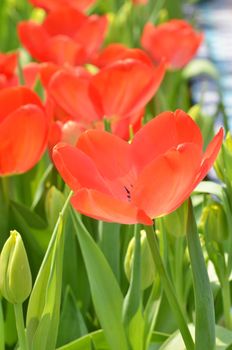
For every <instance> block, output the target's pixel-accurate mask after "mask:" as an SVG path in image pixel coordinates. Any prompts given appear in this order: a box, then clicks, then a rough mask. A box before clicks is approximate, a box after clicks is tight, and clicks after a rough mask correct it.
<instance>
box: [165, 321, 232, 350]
mask: <svg viewBox="0 0 232 350" xmlns="http://www.w3.org/2000/svg"><path fill="white" fill-rule="evenodd" d="M189 329H190V331H191V333H192V334H194V330H195V329H194V326H193V325H189ZM231 345H232V332H231V331H229V330H228V329H225V328H223V327H220V326H216V348H215V350H229V349H231ZM174 349H178V350H186V348H185V345H184V343H183V340H182V337H181V334H180V332H179V331H177V332H175V333H174V334H172V335H171V336H170V337H169V338H168V339H167V341H165V343H164V344H163V345H162V346H161V348H160V349H159V350H174ZM203 349H206V348H204V347H202V350H203ZM207 350H208V348H207Z"/></svg>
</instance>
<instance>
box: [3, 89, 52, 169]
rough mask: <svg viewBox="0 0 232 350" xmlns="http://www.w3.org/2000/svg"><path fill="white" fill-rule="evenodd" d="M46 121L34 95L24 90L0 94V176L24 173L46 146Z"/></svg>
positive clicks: (7, 90)
mask: <svg viewBox="0 0 232 350" xmlns="http://www.w3.org/2000/svg"><path fill="white" fill-rule="evenodd" d="M47 136H48V120H47V117H46V115H45V113H44V108H43V105H42V103H41V102H40V100H39V98H38V97H37V95H36V94H35V93H34V92H32V91H31V90H29V89H28V88H26V87H22V86H21V87H14V88H8V89H3V90H1V91H0V138H1V143H0V175H11V174H16V173H23V172H26V171H27V170H29V169H30V168H32V167H33V166H34V165H35V164H36V163H37V162H38V161H39V159H40V158H41V156H42V155H43V153H44V150H45V148H46V146H47Z"/></svg>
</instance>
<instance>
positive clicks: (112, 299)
mask: <svg viewBox="0 0 232 350" xmlns="http://www.w3.org/2000/svg"><path fill="white" fill-rule="evenodd" d="M72 214H73V220H74V224H75V231H76V235H77V238H78V241H79V244H80V247H81V251H82V255H83V258H84V261H85V265H86V269H87V273H88V278H89V283H90V288H91V293H92V298H93V303H94V306H95V309H96V313H97V316H98V318H99V321H100V323H101V326H102V328H103V330H104V332H105V337H106V339H107V341H108V343H109V346H110V349H111V350H118V349H120V350H128V347H127V341H126V336H125V331H124V328H123V325H122V305H123V297H122V293H121V291H120V288H119V286H118V283H117V281H116V279H115V277H114V274H113V272H112V270H111V268H110V266H109V264H108V263H107V261H106V259H105V257H104V255H103V253H102V252H101V250H100V249H99V247H98V246H97V244H96V243H95V242H94V240H93V239H92V237H91V236H90V234H89V233H88V231H87V230H86V228H85V227H84V225H83V224H82V222H81V221H80V218H79V216H78V214H77V213H76V212H74V211H72Z"/></svg>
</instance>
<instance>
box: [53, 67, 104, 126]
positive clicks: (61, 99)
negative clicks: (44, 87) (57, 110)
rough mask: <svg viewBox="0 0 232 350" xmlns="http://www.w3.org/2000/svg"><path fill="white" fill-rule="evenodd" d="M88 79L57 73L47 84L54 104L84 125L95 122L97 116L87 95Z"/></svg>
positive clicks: (66, 73)
mask: <svg viewBox="0 0 232 350" xmlns="http://www.w3.org/2000/svg"><path fill="white" fill-rule="evenodd" d="M88 87H89V79H88V78H86V77H79V76H75V75H74V74H71V73H68V72H62V71H61V72H57V73H56V74H55V75H54V76H53V78H52V80H51V81H50V84H49V93H50V94H51V96H52V97H53V99H54V100H55V102H56V103H57V104H58V105H59V106H60V107H61V108H62V109H63V110H64V111H65V112H66V113H68V114H69V115H71V116H72V117H73V118H74V119H75V120H80V121H82V122H85V123H91V122H94V121H97V120H98V119H99V116H98V115H97V113H96V111H95V109H94V107H93V104H92V101H91V100H90V98H89V95H88Z"/></svg>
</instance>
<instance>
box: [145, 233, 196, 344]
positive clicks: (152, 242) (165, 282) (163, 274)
mask: <svg viewBox="0 0 232 350" xmlns="http://www.w3.org/2000/svg"><path fill="white" fill-rule="evenodd" d="M145 230H146V235H147V240H148V243H149V246H150V249H151V253H152V257H153V261H154V263H155V266H156V268H157V271H158V273H159V276H160V280H161V284H162V287H163V288H164V292H165V294H166V297H167V299H168V302H169V304H170V307H171V308H172V311H173V313H174V315H175V317H176V321H177V324H178V327H179V329H180V332H181V335H182V338H183V340H184V343H185V346H186V349H187V350H194V343H193V339H192V336H191V334H190V331H189V329H188V325H187V323H186V321H185V318H184V316H183V313H182V310H181V308H180V305H179V302H178V300H177V298H176V295H175V293H174V289H173V286H172V284H171V282H170V279H169V277H168V274H167V271H166V269H165V267H164V264H163V261H162V258H161V256H160V251H159V246H158V242H157V239H156V236H155V232H154V229H153V227H152V226H145Z"/></svg>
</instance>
